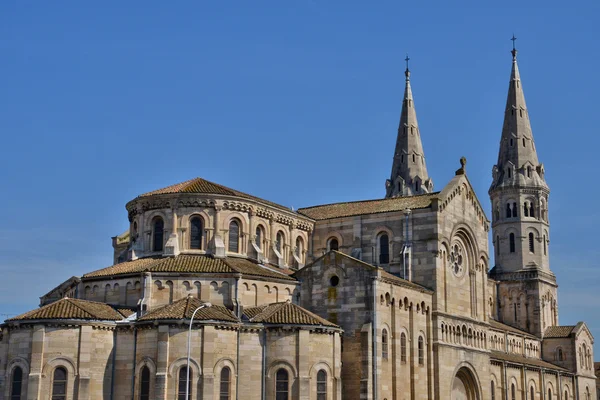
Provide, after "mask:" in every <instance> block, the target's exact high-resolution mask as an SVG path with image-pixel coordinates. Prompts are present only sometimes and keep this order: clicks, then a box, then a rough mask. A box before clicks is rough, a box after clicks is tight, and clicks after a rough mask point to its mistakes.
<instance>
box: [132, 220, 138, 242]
mask: <svg viewBox="0 0 600 400" xmlns="http://www.w3.org/2000/svg"><path fill="white" fill-rule="evenodd" d="M131 236H132V239H133V241H134V242H135V239H137V236H138V225H137V221H133V228H132V232H131Z"/></svg>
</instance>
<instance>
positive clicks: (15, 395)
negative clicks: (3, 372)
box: [10, 367, 23, 400]
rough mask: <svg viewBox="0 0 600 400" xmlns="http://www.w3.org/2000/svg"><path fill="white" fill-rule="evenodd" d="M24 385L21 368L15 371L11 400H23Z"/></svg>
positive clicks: (11, 386) (12, 379)
mask: <svg viewBox="0 0 600 400" xmlns="http://www.w3.org/2000/svg"><path fill="white" fill-rule="evenodd" d="M22 384H23V370H22V369H21V367H16V368H15V369H13V372H12V378H11V383H10V400H21V388H22Z"/></svg>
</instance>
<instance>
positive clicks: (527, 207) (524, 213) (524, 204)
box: [523, 202, 529, 217]
mask: <svg viewBox="0 0 600 400" xmlns="http://www.w3.org/2000/svg"><path fill="white" fill-rule="evenodd" d="M523 215H524V216H526V217H529V204H527V202H525V203H523Z"/></svg>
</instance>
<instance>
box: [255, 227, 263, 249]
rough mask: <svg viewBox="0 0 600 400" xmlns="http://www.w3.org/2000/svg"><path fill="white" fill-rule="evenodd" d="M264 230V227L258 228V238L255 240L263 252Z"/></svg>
mask: <svg viewBox="0 0 600 400" xmlns="http://www.w3.org/2000/svg"><path fill="white" fill-rule="evenodd" d="M263 236H264V235H263V228H262V226H260V225H259V226H257V227H256V238H255V239H254V240H255V242H256V247H258V248H259V249H261V250H262V241H263Z"/></svg>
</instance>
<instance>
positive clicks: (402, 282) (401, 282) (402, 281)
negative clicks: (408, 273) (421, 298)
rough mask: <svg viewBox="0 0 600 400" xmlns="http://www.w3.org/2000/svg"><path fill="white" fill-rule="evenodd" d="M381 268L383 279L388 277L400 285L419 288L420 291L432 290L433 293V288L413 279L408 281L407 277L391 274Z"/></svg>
mask: <svg viewBox="0 0 600 400" xmlns="http://www.w3.org/2000/svg"><path fill="white" fill-rule="evenodd" d="M379 269H380V273H381V277H382V278H383V279H386V280H388V281H391V282H393V283H396V284H398V285H400V286H405V287H410V288H413V289H417V290H420V291H426V292H431V293H432V292H433V291H432V290H431V289H427V288H426V287H424V286H421V285H419V284H416V283H413V282H411V281H407V280H406V279H402V278H400V277H399V276H396V275H393V274H390V273H389V272H387V271H386V270H384V269H383V268H379Z"/></svg>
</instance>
